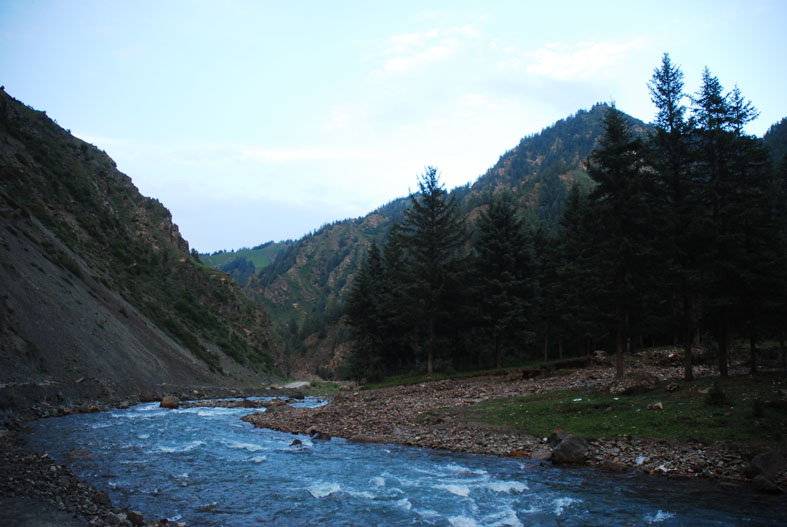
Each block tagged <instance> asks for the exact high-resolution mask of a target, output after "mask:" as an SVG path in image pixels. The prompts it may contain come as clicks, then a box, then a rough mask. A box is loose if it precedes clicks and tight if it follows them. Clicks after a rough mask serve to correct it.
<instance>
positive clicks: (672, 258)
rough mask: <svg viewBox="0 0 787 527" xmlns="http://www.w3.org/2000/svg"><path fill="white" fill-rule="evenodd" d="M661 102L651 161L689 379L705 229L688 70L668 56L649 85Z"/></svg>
mask: <svg viewBox="0 0 787 527" xmlns="http://www.w3.org/2000/svg"><path fill="white" fill-rule="evenodd" d="M648 87H649V89H650V94H651V100H652V101H653V103H654V104H655V105H656V109H657V114H656V121H655V123H654V126H655V133H654V134H652V135H651V137H650V140H649V142H648V159H649V164H650V166H651V167H652V168H653V169H654V171H655V176H656V185H657V187H658V204H657V207H658V208H659V211H660V214H659V215H658V217H660V218H662V221H661V222H659V224H658V225H657V227H658V228H659V229H660V235H659V237H658V241H659V242H660V246H661V247H660V249H661V251H660V252H661V254H662V255H663V256H664V260H665V261H664V263H665V265H664V271H663V278H664V282H665V284H666V290H667V292H668V291H670V290H671V291H672V294H673V295H674V301H673V302H672V303H673V304H677V305H678V306H679V307H678V309H677V317H676V318H677V320H678V324H679V327H680V328H681V339H682V341H683V352H684V370H683V378H684V380H687V381H690V380H692V379H693V377H694V375H693V364H692V344H693V342H694V337H695V334H696V331H697V325H698V317H699V283H698V281H699V275H698V273H697V265H698V264H697V262H698V251H699V250H700V249H701V247H702V237H703V234H704V233H703V232H702V229H701V224H700V222H698V221H697V219H698V217H699V216H698V211H699V210H700V209H701V202H700V200H699V194H698V190H699V189H698V187H697V185H695V184H694V181H693V180H692V178H691V175H692V174H691V171H690V168H691V163H692V156H693V151H692V127H693V124H692V122H690V121H687V119H686V106H685V105H684V104H683V101H684V99H685V98H686V95H685V93H684V91H683V72H682V71H681V70H680V67H678V66H674V65H673V64H672V61H671V60H670V57H669V55H668V54H666V53H665V54H664V56H663V58H662V62H661V67H660V68H657V69H655V70H654V72H653V77H652V79H651V81H650V83H649V84H648Z"/></svg>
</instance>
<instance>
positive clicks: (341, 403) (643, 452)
mask: <svg viewBox="0 0 787 527" xmlns="http://www.w3.org/2000/svg"><path fill="white" fill-rule="evenodd" d="M743 372H744V370H743V369H740V368H739V369H737V370H733V374H743ZM712 373H713V372H712V371H711V370H710V369H709V368H707V367H701V368H698V369H696V370H695V374H696V375H699V376H703V375H705V376H709V375H712ZM680 375H681V368H680V367H677V366H674V367H663V366H659V367H648V366H642V365H638V367H637V368H636V369H632V370H630V371H628V372H627V378H628V379H643V378H645V379H652V380H654V382H655V381H668V380H672V379H679V378H680ZM613 381H614V369H613V368H612V367H611V366H608V365H600V364H596V365H594V366H592V367H589V368H583V369H579V370H575V371H573V372H571V373H569V374H567V375H557V376H553V377H547V378H536V379H524V378H517V377H516V376H508V377H496V378H489V377H480V378H469V379H462V380H440V381H434V382H423V383H419V384H414V385H409V386H393V387H387V388H380V389H374V390H361V391H343V392H340V393H339V394H338V395H337V396H336V397H334V399H333V400H332V401H331V402H330V403H329V404H328V405H326V406H323V407H319V408H309V409H306V408H297V409H295V408H290V407H287V406H279V407H274V408H269V409H268V410H267V411H266V412H263V413H254V414H251V415H248V416H246V417H244V420H246V421H248V422H250V423H252V424H254V425H255V426H258V427H265V428H271V429H275V430H279V431H285V432H292V433H297V434H307V435H313V434H315V433H317V432H319V433H321V434H322V437H328V436H336V437H342V438H346V439H349V440H351V441H361V442H382V443H397V444H402V445H410V446H419V447H427V448H435V449H443V450H450V451H457V452H469V453H480V454H493V455H501V456H523V457H532V458H534V459H538V460H544V461H546V460H548V459H549V458H550V457H551V451H550V444H549V442H548V441H547V438H546V437H536V436H533V435H531V434H527V433H524V432H522V430H521V428H517V427H511V426H503V425H491V424H488V423H487V422H484V421H483V420H482V419H478V420H473V419H472V417H471V418H470V419H468V418H467V416H468V415H471V416H472V411H469V412H468V410H472V409H473V408H474V407H476V406H477V405H479V403H484V402H486V401H489V400H492V399H501V398H512V397H519V396H523V395H531V394H543V393H547V392H550V391H555V390H566V389H573V388H591V389H597V390H599V391H604V390H607V389H609V387H610V386H612V385H613ZM620 389H621V390H625V387H620ZM557 426H560V425H559V424H558V425H557ZM567 432H572V430H567ZM777 450H778V449H777ZM757 453H758V452H751V451H747V449H746V448H741V447H740V446H736V445H734V444H727V443H724V442H713V441H709V442H705V441H701V440H700V441H677V440H665V439H648V438H641V437H636V436H632V435H628V434H626V435H619V436H615V437H608V438H598V439H595V440H591V441H589V450H588V451H587V453H586V454H585V456H584V459H583V463H584V464H587V465H590V466H595V467H599V468H601V469H605V470H611V471H616V472H628V471H638V472H642V473H646V474H652V475H661V476H667V477H671V478H680V479H688V478H704V479H715V480H718V481H720V482H722V483H723V485H724V486H728V487H737V486H746V487H755V488H757V489H759V490H763V491H767V492H774V493H779V492H781V489H784V488H787V471H786V470H785V469H786V468H787V467H786V466H785V463H784V456H783V453H779V452H777V459H775V460H771V461H772V462H773V463H775V464H776V467H775V468H774V466H773V463H772V464H771V466H770V467H769V470H770V471H771V473H770V474H769V476H768V478H767V481H763V478H759V479H755V480H754V482H753V481H752V479H753V478H754V477H755V476H757V475H759V472H758V471H757V470H756V469H755V468H753V466H752V460H753V458H754V456H755V455H756V454H757ZM778 456H781V458H780V459H778ZM755 465H756V462H755Z"/></svg>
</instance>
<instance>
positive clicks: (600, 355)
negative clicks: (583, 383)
mask: <svg viewBox="0 0 787 527" xmlns="http://www.w3.org/2000/svg"><path fill="white" fill-rule="evenodd" d="M593 358H594V359H595V360H597V361H599V362H606V361H607V352H606V351H604V350H596V351H594V352H593Z"/></svg>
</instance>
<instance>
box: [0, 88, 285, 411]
mask: <svg viewBox="0 0 787 527" xmlns="http://www.w3.org/2000/svg"><path fill="white" fill-rule="evenodd" d="M0 176H1V177H0V266H1V267H0V269H1V270H2V273H1V274H0V308H1V309H2V311H1V314H2V316H0V336H2V344H0V360H2V365H3V368H2V377H1V378H0V406H2V407H15V406H16V407H18V406H20V405H19V404H17V403H18V402H19V401H17V402H15V401H14V398H22V399H24V398H25V397H27V396H26V395H25V393H27V392H30V393H29V394H28V396H29V397H30V398H33V399H36V400H37V399H43V400H47V401H50V403H54V402H57V400H58V399H63V398H66V399H70V398H74V397H76V398H79V397H89V396H92V397H101V398H106V397H111V396H118V397H119V396H128V395H134V394H139V393H141V392H142V391H146V390H150V389H159V390H160V387H161V386H162V385H165V384H166V385H181V386H189V385H217V386H239V385H241V384H259V383H261V382H263V381H264V380H266V379H267V378H270V377H271V376H272V375H273V374H274V370H275V368H276V364H277V363H280V358H279V356H278V349H277V348H276V346H275V341H274V339H273V338H272V335H271V333H270V329H269V322H268V317H267V315H266V314H265V313H264V312H263V311H262V310H261V309H260V308H259V307H258V306H257V305H256V304H254V303H253V302H251V301H250V300H249V299H248V298H247V297H246V296H245V294H244V293H243V292H242V291H241V290H240V289H239V288H238V287H237V285H236V284H235V283H234V282H233V281H232V280H229V279H228V278H227V277H226V275H225V274H223V273H221V272H218V271H215V270H213V269H211V268H209V267H207V266H204V265H203V264H201V263H200V262H199V261H198V259H197V258H196V254H195V253H190V252H189V246H188V242H186V241H185V240H184V239H183V238H182V237H181V235H180V232H179V229H178V227H177V225H175V224H174V223H172V216H171V214H170V213H169V211H168V210H167V209H166V208H165V207H164V206H163V205H162V204H161V203H160V202H159V201H158V200H155V199H151V198H146V197H144V196H142V195H141V194H140V193H139V191H138V190H137V188H136V187H135V186H134V184H133V183H132V181H131V179H130V178H129V177H128V176H126V175H125V174H122V173H121V172H119V171H118V170H117V168H116V165H115V163H114V161H112V159H111V158H110V157H109V156H108V155H106V153H105V152H103V151H100V150H98V149H97V148H95V147H94V146H92V145H90V144H88V143H86V142H84V141H82V140H80V139H78V138H75V137H73V136H72V135H71V134H70V132H68V131H66V130H63V129H62V128H60V127H59V126H57V124H56V123H54V122H53V121H52V120H51V119H49V118H48V117H47V116H46V113H45V112H39V111H36V110H34V109H32V108H30V107H28V106H26V105H24V104H22V103H21V102H19V101H17V100H15V99H13V98H12V97H11V96H10V95H8V94H7V93H6V92H5V91H4V90H0ZM77 381H79V382H77ZM20 386H27V388H26V389H25V390H20V388H19V387H20ZM14 387H15V388H14ZM26 391H27V392H26Z"/></svg>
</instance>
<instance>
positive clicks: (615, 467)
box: [601, 460, 628, 473]
mask: <svg viewBox="0 0 787 527" xmlns="http://www.w3.org/2000/svg"><path fill="white" fill-rule="evenodd" d="M601 468H603V469H604V470H608V471H609V472H618V473H623V472H628V467H627V466H626V465H624V464H623V463H617V462H615V461H609V460H606V461H604V462H602V463H601Z"/></svg>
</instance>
